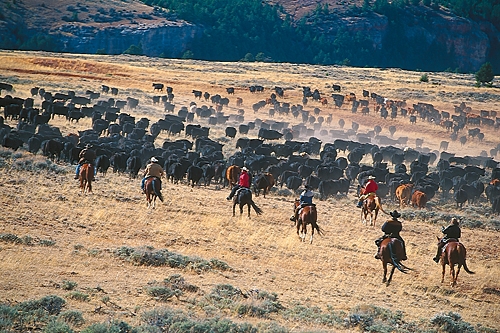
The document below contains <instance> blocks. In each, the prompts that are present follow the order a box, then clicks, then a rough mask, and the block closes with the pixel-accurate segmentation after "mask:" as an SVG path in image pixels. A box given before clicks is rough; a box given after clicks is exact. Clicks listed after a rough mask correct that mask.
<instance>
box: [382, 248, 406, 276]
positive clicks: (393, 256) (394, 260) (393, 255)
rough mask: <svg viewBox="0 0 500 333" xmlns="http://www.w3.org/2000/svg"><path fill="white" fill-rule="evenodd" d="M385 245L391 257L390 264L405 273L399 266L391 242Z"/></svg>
mask: <svg viewBox="0 0 500 333" xmlns="http://www.w3.org/2000/svg"><path fill="white" fill-rule="evenodd" d="M387 245H388V247H389V253H390V255H391V262H392V264H393V265H394V267H396V268H397V269H398V270H399V271H401V272H402V273H406V271H405V270H404V268H403V267H402V266H401V263H400V262H399V258H398V256H397V254H396V252H395V251H394V248H393V246H392V242H389V243H388V244H387Z"/></svg>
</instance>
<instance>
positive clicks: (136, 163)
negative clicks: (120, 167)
mask: <svg viewBox="0 0 500 333" xmlns="http://www.w3.org/2000/svg"><path fill="white" fill-rule="evenodd" d="M141 167H142V161H141V158H140V157H139V156H130V157H129V158H128V159H127V170H128V172H129V175H130V177H131V178H137V175H138V173H139V170H140V169H141Z"/></svg>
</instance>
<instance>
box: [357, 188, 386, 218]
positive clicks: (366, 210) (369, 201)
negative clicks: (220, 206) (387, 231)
mask: <svg viewBox="0 0 500 333" xmlns="http://www.w3.org/2000/svg"><path fill="white" fill-rule="evenodd" d="M379 210H381V211H382V212H384V213H385V214H387V213H386V212H385V211H384V209H383V208H382V203H381V202H380V198H379V197H377V196H376V195H369V196H368V198H366V199H365V200H364V201H363V206H362V207H361V223H363V224H367V220H366V217H367V216H368V214H370V225H371V226H375V221H376V220H377V216H378V211H379Z"/></svg>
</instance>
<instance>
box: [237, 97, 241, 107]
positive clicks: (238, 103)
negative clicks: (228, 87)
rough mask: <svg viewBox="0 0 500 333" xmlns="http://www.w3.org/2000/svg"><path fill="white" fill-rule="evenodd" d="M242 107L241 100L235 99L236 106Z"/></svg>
mask: <svg viewBox="0 0 500 333" xmlns="http://www.w3.org/2000/svg"><path fill="white" fill-rule="evenodd" d="M242 105H243V98H241V97H237V98H236V106H242Z"/></svg>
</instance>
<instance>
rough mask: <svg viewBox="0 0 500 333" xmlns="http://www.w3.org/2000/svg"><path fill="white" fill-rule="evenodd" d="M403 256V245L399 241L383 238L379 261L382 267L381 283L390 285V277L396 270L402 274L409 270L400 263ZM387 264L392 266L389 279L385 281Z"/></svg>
mask: <svg viewBox="0 0 500 333" xmlns="http://www.w3.org/2000/svg"><path fill="white" fill-rule="evenodd" d="M404 255H405V251H404V248H403V243H402V242H401V241H400V240H399V239H397V238H385V239H384V240H383V241H382V243H380V260H382V266H383V267H384V278H383V279H382V282H383V283H384V282H385V283H386V285H387V286H388V285H389V283H391V280H392V275H393V274H394V270H395V269H396V268H397V269H398V270H400V271H401V272H403V273H407V270H409V268H408V267H406V266H405V265H403V264H402V263H401V260H402V258H404ZM387 264H392V269H391V273H390V275H389V279H387Z"/></svg>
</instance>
